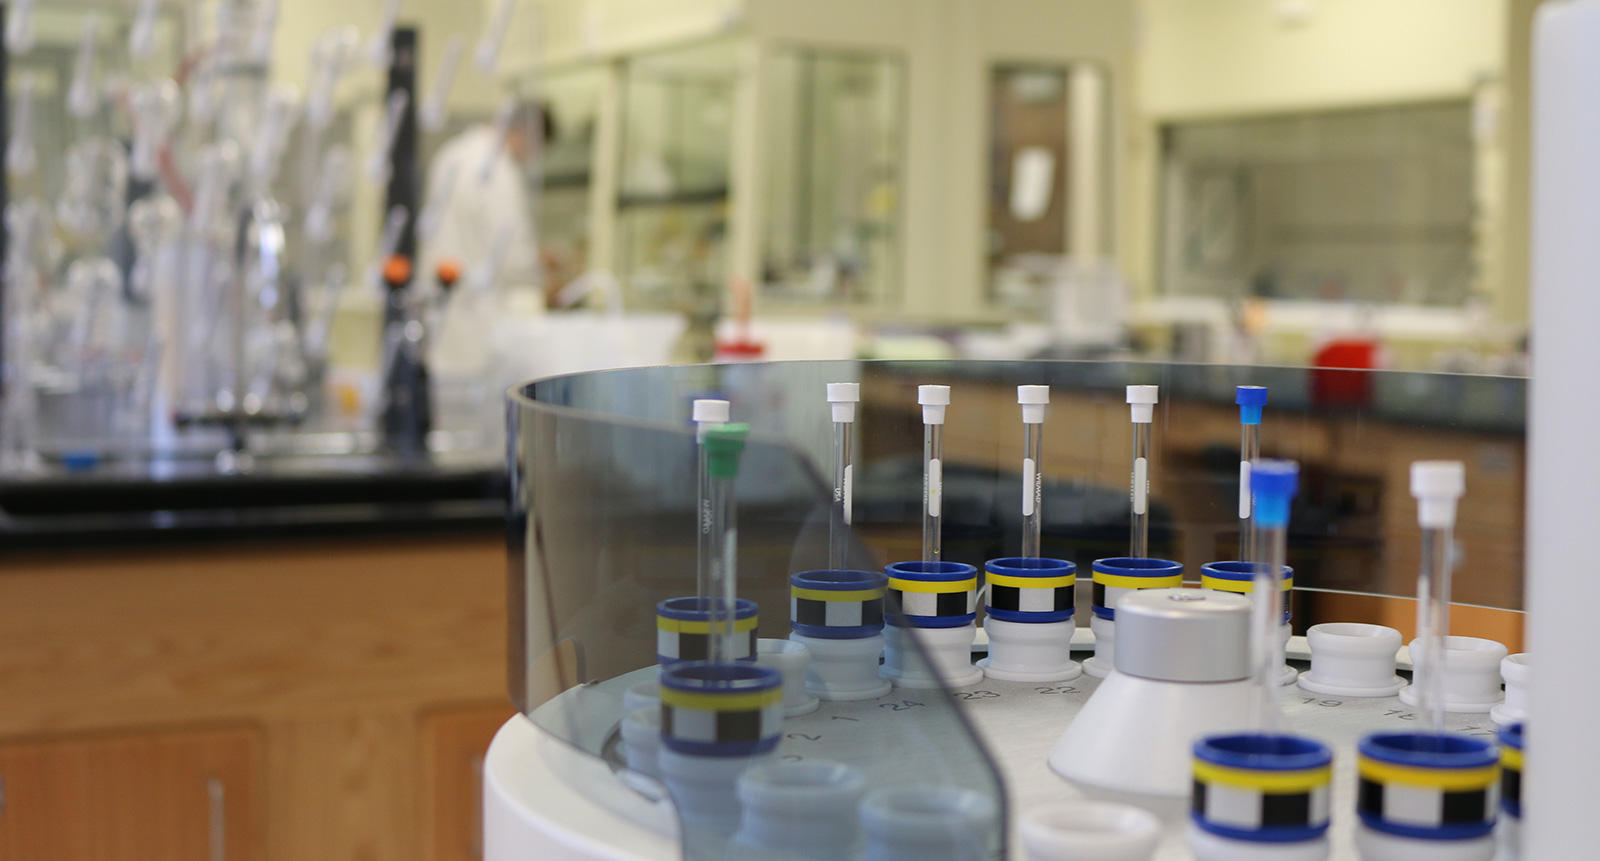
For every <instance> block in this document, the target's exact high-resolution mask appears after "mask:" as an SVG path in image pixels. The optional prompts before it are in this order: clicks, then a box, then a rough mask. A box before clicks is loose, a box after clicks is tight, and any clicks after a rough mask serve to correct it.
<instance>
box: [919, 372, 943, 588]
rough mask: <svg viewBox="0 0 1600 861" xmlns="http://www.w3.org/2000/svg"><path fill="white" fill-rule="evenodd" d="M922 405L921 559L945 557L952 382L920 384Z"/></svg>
mask: <svg viewBox="0 0 1600 861" xmlns="http://www.w3.org/2000/svg"><path fill="white" fill-rule="evenodd" d="M917 403H919V404H921V405H922V561H923V562H938V561H941V559H942V555H941V554H942V550H941V547H940V532H941V529H942V528H943V527H942V524H943V520H944V411H945V407H947V406H949V404H950V387H949V386H918V387H917Z"/></svg>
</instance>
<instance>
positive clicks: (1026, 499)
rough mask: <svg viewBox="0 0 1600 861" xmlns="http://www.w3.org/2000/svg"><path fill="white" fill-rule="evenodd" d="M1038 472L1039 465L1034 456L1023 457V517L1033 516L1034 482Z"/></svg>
mask: <svg viewBox="0 0 1600 861" xmlns="http://www.w3.org/2000/svg"><path fill="white" fill-rule="evenodd" d="M1037 472H1038V466H1037V465H1035V464H1034V462H1033V458H1031V457H1025V458H1023V459H1022V516H1023V517H1032V516H1033V482H1034V475H1035V474H1036V473H1037Z"/></svg>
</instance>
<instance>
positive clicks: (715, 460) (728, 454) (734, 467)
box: [706, 423, 750, 478]
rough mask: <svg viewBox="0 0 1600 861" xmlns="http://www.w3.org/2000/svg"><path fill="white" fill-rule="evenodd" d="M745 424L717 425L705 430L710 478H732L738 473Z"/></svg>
mask: <svg viewBox="0 0 1600 861" xmlns="http://www.w3.org/2000/svg"><path fill="white" fill-rule="evenodd" d="M749 435H750V426H749V425H747V424H742V423H740V424H725V425H718V426H716V427H714V428H712V429H710V430H708V431H706V457H707V459H708V461H709V464H710V467H711V477H712V478H733V477H735V476H737V475H738V474H739V455H741V454H743V453H744V441H745V437H748V436H749Z"/></svg>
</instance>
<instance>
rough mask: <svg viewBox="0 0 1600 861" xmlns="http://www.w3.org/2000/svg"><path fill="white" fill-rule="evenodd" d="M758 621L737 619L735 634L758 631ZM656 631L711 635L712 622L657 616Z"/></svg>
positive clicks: (754, 619) (751, 618)
mask: <svg viewBox="0 0 1600 861" xmlns="http://www.w3.org/2000/svg"><path fill="white" fill-rule="evenodd" d="M757 621H759V620H758V619H757V618H756V617H755V616H750V617H749V618H745V619H735V620H734V622H733V630H734V632H735V633H740V632H743V631H754V630H755V629H756V622H757ZM656 629H657V630H661V631H674V632H676V633H679V634H709V633H711V622H710V620H701V619H668V618H667V617H666V616H657V617H656Z"/></svg>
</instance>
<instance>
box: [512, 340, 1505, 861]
mask: <svg viewBox="0 0 1600 861" xmlns="http://www.w3.org/2000/svg"><path fill="white" fill-rule="evenodd" d="M1525 395H1526V392H1525V382H1524V381H1522V380H1519V379H1509V378H1491V377H1466V376H1452V375H1440V374H1407V373H1387V372H1348V371H1333V372H1330V371H1318V370H1306V369H1274V368H1261V367H1250V368H1232V367H1224V366H1188V365H1164V364H1137V363H1115V362H1112V363H1089V362H1020V363H984V362H960V363H956V362H816V363H811V362H807V363H771V364H747V365H713V366H687V367H671V368H640V369H632V370H622V371H608V372H602V373H593V374H581V375H576V376H569V377H559V378H554V379H548V380H541V381H538V382H534V383H530V384H527V385H526V386H523V387H521V388H519V389H517V390H514V391H513V392H512V393H511V397H510V409H509V421H510V436H509V439H510V457H511V458H512V466H513V480H512V501H513V514H512V519H511V524H510V530H509V533H508V539H509V542H510V557H511V564H510V587H511V588H510V598H511V610H512V622H511V631H510V635H511V637H510V658H511V679H510V683H511V692H512V696H513V699H514V701H515V702H516V703H517V705H518V706H519V709H520V710H521V712H522V714H521V715H519V716H517V717H515V718H513V719H512V720H511V721H510V722H509V723H507V724H506V725H505V727H503V728H502V730H501V731H500V733H499V735H498V736H497V738H496V740H495V742H494V744H493V746H492V747H491V749H490V752H489V755H488V758H487V762H486V768H485V777H484V781H485V850H486V857H487V858H489V859H492V861H511V859H534V858H537V859H564V858H573V859H597V858H607V859H610V858H619V859H620V858H667V857H684V858H717V859H721V858H741V859H742V858H841V859H856V858H863V859H902V858H904V859H912V858H915V859H989V858H1037V859H1051V858H1061V859H1124V858H1125V859H1143V858H1159V859H1187V858H1199V859H1318V858H1336V859H1353V858H1358V857H1359V858H1366V859H1369V861H1377V859H1387V858H1401V857H1407V858H1437V859H1484V861H1489V859H1492V858H1495V857H1497V854H1500V855H1501V856H1502V857H1508V858H1509V857H1515V855H1514V854H1509V853H1514V852H1515V850H1516V843H1517V840H1516V837H1517V823H1518V821H1519V817H1520V796H1519V787H1520V782H1519V779H1520V773H1521V772H1520V769H1521V739H1522V729H1521V723H1520V722H1521V719H1522V718H1523V716H1524V708H1525V706H1524V703H1523V697H1522V684H1523V682H1524V681H1525V680H1526V677H1527V663H1526V658H1525V656H1524V655H1521V654H1510V652H1513V651H1519V649H1518V644H1519V642H1520V635H1521V631H1520V626H1519V624H1518V623H1516V622H1515V619H1514V617H1515V616H1517V614H1515V613H1512V612H1510V610H1514V609H1516V608H1518V607H1519V606H1520V601H1521V582H1520V577H1521V571H1520V557H1519V551H1520V547H1521V540H1522V539H1521V532H1520V518H1521V512H1520V497H1518V498H1517V501H1516V502H1515V503H1514V506H1513V508H1512V509H1510V510H1509V511H1510V514H1509V518H1510V519H1509V521H1508V522H1510V523H1511V524H1513V526H1512V528H1509V529H1504V528H1503V529H1501V530H1500V531H1498V532H1495V531H1492V530H1484V529H1479V528H1478V524H1480V523H1482V522H1489V521H1497V519H1499V518H1502V515H1503V513H1502V512H1499V511H1498V510H1497V509H1495V505H1497V504H1498V503H1499V497H1498V496H1493V493H1494V489H1498V488H1500V487H1502V486H1514V485H1517V486H1519V485H1520V482H1521V472H1522V462H1523V460H1522V459H1523V452H1522V445H1523V442H1522V441H1523V434H1524V427H1523V425H1524V402H1525ZM1475 494H1478V496H1475ZM1458 512H1459V514H1458ZM1458 518H1459V519H1460V525H1461V529H1459V530H1458V529H1457V528H1456V527H1457V525H1458V524H1457V521H1458ZM1508 550H1509V551H1511V552H1509V553H1508ZM1458 563H1459V564H1458ZM1452 589H1453V590H1454V592H1453V594H1452ZM1419 598H1420V600H1410V599H1419ZM1452 601H1454V602H1457V616H1458V620H1457V624H1456V630H1457V631H1464V630H1466V629H1467V628H1468V627H1469V626H1470V627H1471V629H1472V630H1473V632H1474V633H1487V634H1488V636H1483V637H1468V636H1451V637H1446V636H1444V632H1448V631H1449V630H1450V618H1449V616H1450V609H1451V607H1452ZM1460 605H1476V606H1475V607H1470V608H1468V609H1465V610H1463V609H1461V606H1460ZM1480 608H1509V609H1507V610H1505V611H1494V610H1488V609H1480ZM1464 614H1470V615H1471V618H1470V619H1463V618H1461V617H1462V616H1463V615H1464ZM1507 619H1511V621H1510V622H1509V623H1507V624H1503V625H1501V627H1495V625H1496V624H1498V623H1502V622H1505V621H1506V620H1507ZM1402 629H1404V630H1406V631H1407V632H1408V633H1410V634H1414V635H1415V637H1416V639H1414V640H1412V641H1411V642H1410V643H1409V644H1406V643H1403V642H1402V640H1403V639H1406V638H1405V637H1403V635H1402V633H1401V630H1402ZM1436 632H1437V633H1436ZM1508 642H1509V646H1508ZM1502 686H1504V687H1502Z"/></svg>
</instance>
